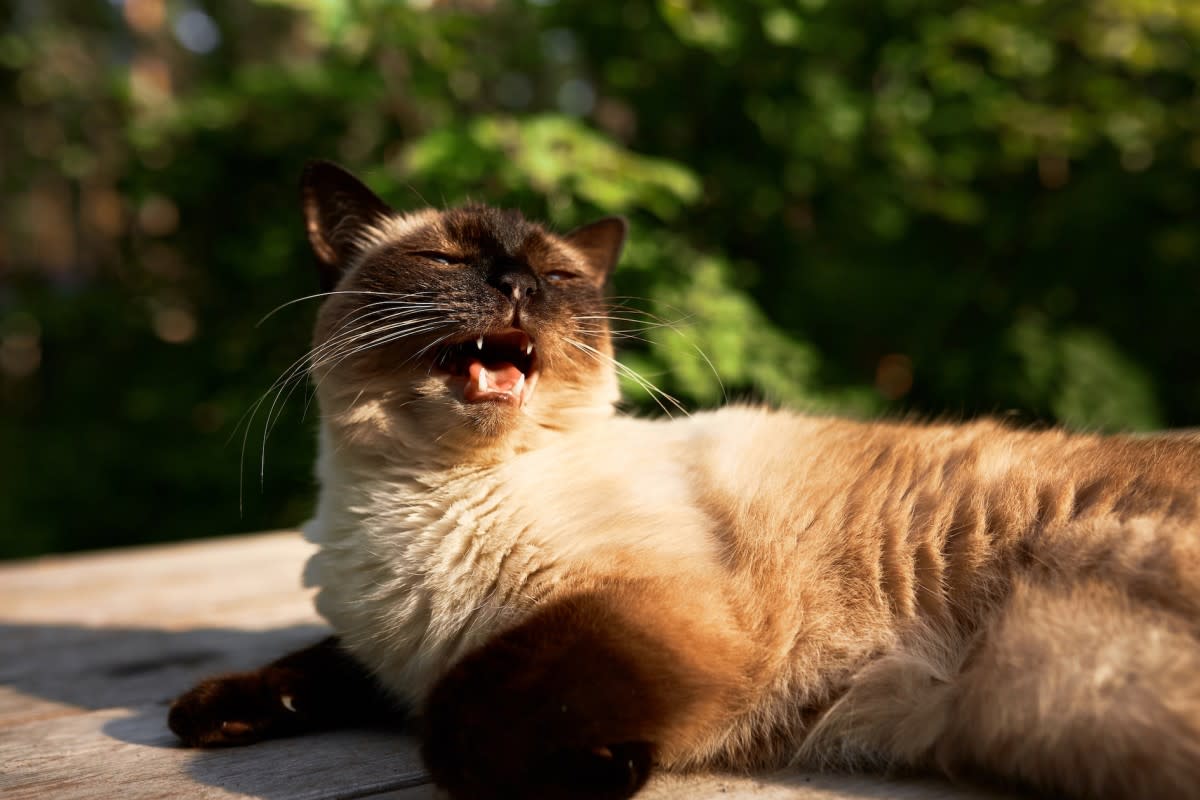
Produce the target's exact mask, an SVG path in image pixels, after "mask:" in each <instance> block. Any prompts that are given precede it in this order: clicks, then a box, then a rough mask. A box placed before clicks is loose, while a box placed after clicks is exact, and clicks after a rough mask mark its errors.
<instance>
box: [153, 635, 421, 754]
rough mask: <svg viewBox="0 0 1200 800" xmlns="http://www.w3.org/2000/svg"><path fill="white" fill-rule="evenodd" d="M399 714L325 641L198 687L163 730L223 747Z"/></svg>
mask: <svg viewBox="0 0 1200 800" xmlns="http://www.w3.org/2000/svg"><path fill="white" fill-rule="evenodd" d="M401 716H402V714H401V711H400V710H399V709H398V708H397V706H396V705H395V703H394V701H392V700H391V699H390V698H388V697H386V696H385V695H384V692H383V690H382V689H381V688H380V687H379V685H378V684H377V683H376V681H375V680H374V678H373V677H372V676H371V675H370V674H369V673H368V672H367V671H366V670H365V669H364V668H363V667H362V666H360V665H359V664H358V663H357V662H356V661H354V660H353V659H352V658H351V657H350V656H349V655H348V654H347V653H346V652H345V651H343V650H342V648H341V647H340V646H339V644H338V640H337V638H336V637H333V636H331V637H329V638H328V639H325V640H323V641H321V642H319V643H317V644H315V645H313V646H312V647H307V648H305V649H303V650H300V651H297V652H295V653H292V654H291V655H288V656H284V657H283V658H281V659H279V660H278V661H273V662H271V663H270V664H268V665H266V666H265V667H261V668H260V669H256V670H252V671H249V672H237V673H233V674H229V675H221V676H217V677H215V678H209V679H208V680H205V681H202V682H201V683H200V684H198V685H197V686H196V687H195V688H193V689H192V690H190V691H189V692H187V693H185V694H184V695H182V696H181V697H179V698H178V699H177V700H176V701H175V702H174V703H173V704H172V706H171V710H170V713H169V714H168V716H167V725H168V726H169V727H170V728H171V730H172V731H174V733H175V734H176V735H177V736H178V737H179V738H180V739H181V740H182V741H183V743H184V744H185V745H188V746H189V747H223V746H233V745H245V744H253V743H254V742H258V741H261V740H263V739H274V738H278V737H281V736H292V735H295V734H299V733H308V732H312V731H317V730H328V729H332V728H341V727H348V726H351V725H357V724H364V723H368V722H378V721H384V720H387V719H389V718H395V719H397V720H398V719H399V718H400V717H401Z"/></svg>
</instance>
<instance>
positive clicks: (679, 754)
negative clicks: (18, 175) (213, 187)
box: [169, 162, 1200, 799]
mask: <svg viewBox="0 0 1200 800" xmlns="http://www.w3.org/2000/svg"><path fill="white" fill-rule="evenodd" d="M303 206H304V215H305V220H306V224H307V230H308V236H309V239H310V241H311V243H312V247H313V250H314V252H315V253H316V256H317V261H318V263H319V270H320V278H321V283H322V288H323V290H324V291H325V292H327V296H326V297H325V299H324V301H323V305H322V307H321V309H320V312H319V315H318V319H317V323H316V331H315V336H314V347H313V350H312V351H311V353H310V357H309V361H310V364H311V367H310V374H311V379H312V381H313V382H314V384H315V386H316V392H317V395H318V398H319V402H320V408H321V421H320V455H319V459H318V462H317V467H316V471H317V476H318V478H319V481H320V499H319V502H318V504H317V508H316V512H315V516H314V518H313V520H312V521H311V522H310V523H309V524H308V526H307V535H308V536H309V537H310V538H311V539H312V540H313V541H314V542H316V543H317V544H319V546H320V548H319V551H318V552H317V553H316V555H314V556H313V558H312V560H311V562H310V564H309V566H308V571H307V579H308V580H309V581H310V582H311V584H313V585H315V586H318V587H319V593H318V594H317V598H316V604H317V608H318V609H319V611H320V613H321V614H322V615H323V616H324V617H325V618H326V619H327V620H328V621H329V623H330V625H332V627H333V630H334V636H333V637H332V638H330V639H328V640H326V641H324V642H321V643H319V644H316V645H314V646H313V647H311V648H309V649H307V650H304V651H301V652H299V653H295V654H293V655H290V656H287V657H285V658H283V659H281V660H279V661H277V662H275V663H273V664H270V665H268V666H266V667H263V668H262V669H260V670H257V671H254V672H249V673H241V674H234V675H227V676H223V677H217V678H213V679H211V680H207V681H205V682H203V683H201V684H200V685H199V686H197V687H196V688H194V689H193V690H191V691H190V692H188V693H187V694H185V695H183V696H182V697H181V698H179V699H178V700H177V701H176V702H175V705H174V706H173V707H172V709H171V711H170V717H169V723H170V726H171V728H172V730H173V731H175V733H176V734H178V736H179V737H180V738H181V739H182V740H183V742H184V743H186V744H188V745H193V746H215V745H237V744H246V743H250V742H254V741H257V740H260V739H264V738H267V737H274V736H281V735H288V734H294V733H299V732H304V731H312V730H317V729H324V728H330V727H334V726H339V725H350V724H357V723H360V722H363V721H367V720H376V719H380V718H384V717H390V716H395V717H396V718H399V717H400V716H401V715H402V714H404V713H407V714H408V716H409V723H410V724H413V725H415V729H416V730H417V731H419V733H420V737H421V742H422V754H423V757H424V760H425V763H426V764H427V766H428V769H429V771H430V773H431V774H432V777H433V780H434V781H435V782H436V784H438V785H439V786H440V787H442V788H443V789H444V790H445V791H446V792H447V793H448V794H449V795H450V796H451V797H454V798H472V799H476V798H576V797H588V798H621V797H629V796H631V795H633V794H635V793H636V792H637V791H638V789H639V788H640V787H641V786H642V785H643V783H644V782H645V781H646V779H647V776H648V775H649V774H650V773H651V772H652V770H655V769H666V770H692V769H700V768H704V769H727V770H739V771H745V770H760V769H775V768H781V767H786V766H794V767H797V768H804V769H812V768H818V769H856V770H862V769H873V770H885V769H887V770H895V769H902V770H906V771H907V770H934V771H940V772H942V773H945V774H950V775H955V776H963V775H967V776H973V775H981V776H987V777H989V778H991V779H999V780H1001V781H1004V782H1007V783H1012V784H1015V785H1019V786H1025V787H1031V788H1033V789H1036V790H1040V791H1043V792H1047V793H1051V794H1055V795H1062V796H1069V797H1074V798H1146V797H1162V798H1167V797H1170V798H1200V437H1193V436H1187V435H1176V436H1165V435H1164V436H1157V437H1132V436H1112V437H1102V436H1098V435H1087V434H1072V433H1068V432H1065V431H1062V430H1046V431H1029V430H1017V429H1013V428H1011V427H1008V426H1006V425H1003V424H1000V423H998V422H995V421H986V420H985V421H977V422H971V423H966V424H913V423H901V422H874V423H870V422H856V421H850V420H845V419H838V418H833V417H826V416H806V415H801V414H796V413H791V412H787V411H778V410H772V409H768V408H762V407H753V406H733V407H727V408H723V409H720V410H717V411H711V412H706V413H698V414H694V415H692V416H690V417H687V418H682V419H674V420H662V419H638V418H632V417H629V416H623V415H621V414H618V413H616V412H615V411H614V405H615V404H616V402H617V400H618V387H617V379H616V370H615V369H614V361H613V346H612V339H611V333H610V330H609V319H608V311H607V309H608V306H607V304H606V296H605V286H606V284H607V282H608V280H609V276H610V274H611V272H612V271H613V268H614V267H615V266H616V264H617V260H618V256H619V254H620V251H621V248H622V244H623V242H624V239H625V235H626V224H625V222H624V221H623V220H621V219H618V218H608V219H602V220H600V221H598V222H595V223H593V224H591V225H587V226H585V227H582V228H579V229H577V230H575V231H573V232H571V233H568V234H566V235H556V234H554V233H552V232H551V231H549V230H548V229H547V228H545V227H543V226H542V225H539V224H538V223H536V222H532V221H530V220H527V219H525V218H524V217H523V216H522V215H521V214H520V213H518V212H516V211H506V210H499V209H496V208H491V207H488V206H483V205H472V206H465V207H461V208H454V209H450V210H447V211H438V210H433V209H428V210H424V211H419V212H416V213H398V212H396V211H394V210H392V209H391V208H390V207H388V206H387V205H386V204H385V203H384V202H383V201H382V200H380V199H379V198H378V197H376V196H375V195H374V194H373V193H372V192H371V191H370V190H369V189H368V188H367V187H365V186H364V185H363V184H362V183H360V182H359V181H358V180H356V179H355V178H354V177H352V176H351V175H350V174H348V173H347V172H345V171H343V170H342V169H340V168H339V167H337V166H334V165H332V164H329V163H323V162H319V163H314V164H311V165H309V166H308V168H307V169H306V171H305V173H304V177H303Z"/></svg>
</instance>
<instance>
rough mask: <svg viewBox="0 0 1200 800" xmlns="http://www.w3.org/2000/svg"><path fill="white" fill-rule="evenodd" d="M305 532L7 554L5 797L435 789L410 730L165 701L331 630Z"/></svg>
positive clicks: (836, 788) (817, 787)
mask: <svg viewBox="0 0 1200 800" xmlns="http://www.w3.org/2000/svg"><path fill="white" fill-rule="evenodd" d="M311 552H312V546H311V545H309V544H307V543H305V542H304V541H303V540H302V539H301V538H300V536H299V535H297V534H295V533H270V534H260V535H256V536H240V537H231V538H226V539H215V540H208V541H204V542H192V543H185V544H176V545H165V546H156V547H148V548H139V549H134V550H125V551H115V552H106V553H94V554H85V555H76V556H67V557H54V558H44V559H38V560H31V561H24V562H11V563H7V564H0V797H3V798H4V800H9V798H12V799H13V800H25V798H29V799H30V800H34V799H35V798H36V800H42V799H43V798H52V799H54V800H57V799H58V798H63V800H101V799H103V800H107V799H108V798H112V797H121V798H129V800H150V799H151V798H178V797H188V798H203V799H204V800H208V799H209V798H213V799H214V800H215V799H218V798H219V799H221V800H223V799H224V798H235V797H236V798H246V797H251V798H263V800H325V799H328V800H333V799H334V798H366V797H369V798H373V800H433V798H435V797H437V796H438V793H437V792H436V791H435V790H434V789H433V788H432V787H431V786H429V785H428V784H427V783H426V778H425V775H424V772H423V771H422V769H421V766H420V762H419V759H418V757H417V755H416V746H415V743H414V742H413V740H412V739H411V738H410V737H408V736H405V735H401V734H397V733H394V732H388V731H380V730H358V731H341V732H337V733H332V734H321V735H315V736H307V737H301V738H296V739H286V740H279V741H272V742H264V743H262V744H258V745H254V746H252V747H247V748H237V749H229V750H217V751H196V750H186V749H184V748H181V747H179V746H178V745H177V744H176V742H175V739H174V737H173V736H172V735H171V733H170V732H169V731H168V730H167V728H166V722H165V720H166V709H167V704H168V703H169V702H170V700H171V699H172V698H173V697H175V696H176V695H177V694H179V693H180V692H182V691H184V690H185V689H187V688H188V687H190V686H191V685H192V684H193V683H195V682H196V681H197V680H198V679H200V678H201V677H204V676H207V675H212V674H214V673H218V672H223V671H229V670H237V669H247V668H250V667H254V666H258V665H261V664H263V663H265V662H267V661H270V660H272V659H274V658H276V657H278V656H280V655H282V654H284V653H287V652H290V651H292V650H295V649H298V648H300V647H302V646H304V645H307V644H310V643H312V642H314V641H316V640H318V639H320V638H321V637H322V636H324V635H326V633H327V632H328V629H327V627H326V626H325V625H324V624H323V623H322V622H321V620H320V619H319V618H318V617H317V616H316V614H315V613H314V611H313V609H312V593H311V591H310V590H306V589H303V588H301V586H300V583H299V581H300V578H299V576H300V573H301V569H302V567H303V564H304V561H305V560H306V559H307V558H308V556H309V555H310V554H311ZM641 797H645V798H647V800H684V799H685V798H687V799H688V800H691V799H692V798H756V799H757V800H768V798H769V799H771V800H775V799H776V798H778V800H833V799H835V798H843V799H845V798H890V797H896V798H906V799H911V800H959V799H961V800H971V799H972V798H974V799H975V800H981V799H982V798H991V797H999V795H996V794H988V793H984V792H981V791H977V790H976V791H972V790H968V789H961V788H957V787H954V786H951V785H950V784H947V783H942V782H936V781H907V782H906V781H895V780H883V779H878V778H868V777H853V776H822V775H808V774H800V773H790V774H785V775H776V776H759V777H734V776H687V777H681V776H660V777H657V778H655V779H654V780H652V781H651V783H650V785H649V786H648V787H647V788H646V790H645V791H644V793H643V794H642V795H641Z"/></svg>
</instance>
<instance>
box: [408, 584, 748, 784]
mask: <svg viewBox="0 0 1200 800" xmlns="http://www.w3.org/2000/svg"><path fill="white" fill-rule="evenodd" d="M684 591H685V587H684V586H669V587H664V586H663V585H653V584H649V583H642V584H621V585H617V586H610V587H607V588H605V589H601V590H598V591H591V592H586V593H580V594H576V595H572V596H567V597H563V598H561V599H558V600H555V601H552V602H549V603H547V604H545V605H543V606H541V607H540V608H538V609H537V610H536V611H535V612H534V613H533V614H532V615H531V616H530V617H529V618H527V619H526V620H525V621H524V622H522V623H521V624H519V625H517V626H516V627H514V628H512V629H510V630H508V631H506V632H504V633H502V634H500V635H498V636H497V637H495V638H494V639H492V640H491V641H489V642H487V643H486V644H484V645H483V646H482V647H481V648H479V649H478V650H476V651H475V652H473V653H470V654H468V655H467V656H466V657H465V658H463V659H462V660H461V661H459V662H458V663H457V664H456V665H454V666H453V667H452V668H451V669H450V671H449V672H448V673H447V674H446V675H445V676H443V678H442V679H441V680H440V682H439V683H438V684H437V685H436V686H435V688H434V690H433V691H432V692H431V693H430V696H429V698H428V702H427V704H426V708H425V710H424V715H423V741H422V746H423V755H424V757H425V761H426V765H427V766H428V768H429V770H430V772H431V773H432V775H433V778H434V781H435V782H436V783H437V784H438V785H439V786H441V787H443V788H445V789H447V790H448V791H449V792H450V794H451V796H452V797H455V798H472V800H488V798H497V799H499V798H541V799H543V800H545V799H548V798H564V799H565V798H624V797H630V796H631V795H633V794H634V793H635V792H637V791H638V789H640V788H641V786H642V785H643V784H644V783H645V781H646V779H647V777H648V776H649V774H650V771H651V769H652V766H653V765H654V764H655V763H657V762H659V761H665V762H668V763H673V764H679V763H688V762H691V763H695V762H697V761H700V760H702V759H703V754H704V750H705V747H706V745H710V744H711V741H712V739H713V736H714V733H715V732H716V731H718V730H720V729H721V727H722V726H723V725H724V724H727V722H728V720H729V719H730V718H731V717H732V716H733V715H734V714H736V713H737V711H738V710H739V709H740V708H741V707H742V705H743V702H744V697H745V695H746V683H747V680H748V677H749V676H748V675H747V672H746V670H745V668H744V667H745V658H744V656H745V652H746V647H745V642H743V641H740V640H739V639H738V637H737V636H736V634H734V632H733V629H732V627H731V626H728V625H727V624H726V623H727V622H728V620H727V618H726V615H725V614H724V613H723V612H722V610H721V609H717V608H714V607H713V604H711V603H707V604H706V603H705V602H698V601H697V599H696V597H695V595H693V596H692V597H686V596H682V595H681V593H682V592H684Z"/></svg>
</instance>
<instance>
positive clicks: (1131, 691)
mask: <svg viewBox="0 0 1200 800" xmlns="http://www.w3.org/2000/svg"><path fill="white" fill-rule="evenodd" d="M948 699H949V698H948ZM947 710H948V712H949V713H948V714H946V716H945V722H946V729H945V732H944V735H943V736H941V737H940V741H939V742H938V744H937V747H936V759H937V760H938V761H940V762H941V763H942V765H943V766H944V767H946V768H947V769H949V770H950V771H952V772H953V771H955V770H958V769H964V768H965V769H970V768H983V769H984V770H986V771H988V772H991V773H994V774H997V775H1000V776H1004V777H1008V778H1012V779H1017V780H1019V781H1021V782H1024V783H1027V784H1030V785H1033V786H1035V787H1037V788H1040V789H1042V790H1045V791H1049V792H1053V793H1055V794H1060V795H1068V796H1072V797H1077V798H1150V797H1163V798H1166V797H1170V798H1178V800H1184V799H1185V798H1200V640H1197V638H1196V636H1195V620H1185V619H1184V618H1182V617H1181V616H1176V615H1174V614H1171V613H1169V612H1166V611H1163V610H1161V609H1160V608H1158V607H1154V606H1151V605H1142V604H1139V603H1138V602H1136V601H1135V600H1133V599H1131V597H1130V596H1128V595H1127V594H1125V593H1124V592H1122V591H1121V590H1120V589H1119V588H1116V587H1114V586H1112V585H1111V584H1106V583H1102V582H1099V581H1079V582H1074V583H1070V582H1066V581H1062V580H1059V581H1057V582H1056V581H1050V580H1044V581H1033V580H1022V581H1018V583H1017V584H1016V585H1015V587H1014V590H1013V593H1012V595H1011V596H1010V598H1009V599H1008V600H1007V601H1006V603H1005V604H1004V606H1003V608H1002V609H1001V610H1000V613H999V614H998V616H997V617H996V618H995V620H994V621H993V622H992V623H991V624H990V625H989V627H988V628H987V629H985V631H984V632H983V635H982V637H981V638H980V639H979V640H978V642H977V646H976V648H975V649H974V650H973V651H972V652H970V653H969V655H968V656H967V660H966V662H965V663H964V664H963V667H962V671H961V673H960V675H959V676H958V677H957V679H956V680H955V681H954V686H953V693H952V700H951V702H950V705H949V706H947Z"/></svg>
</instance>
